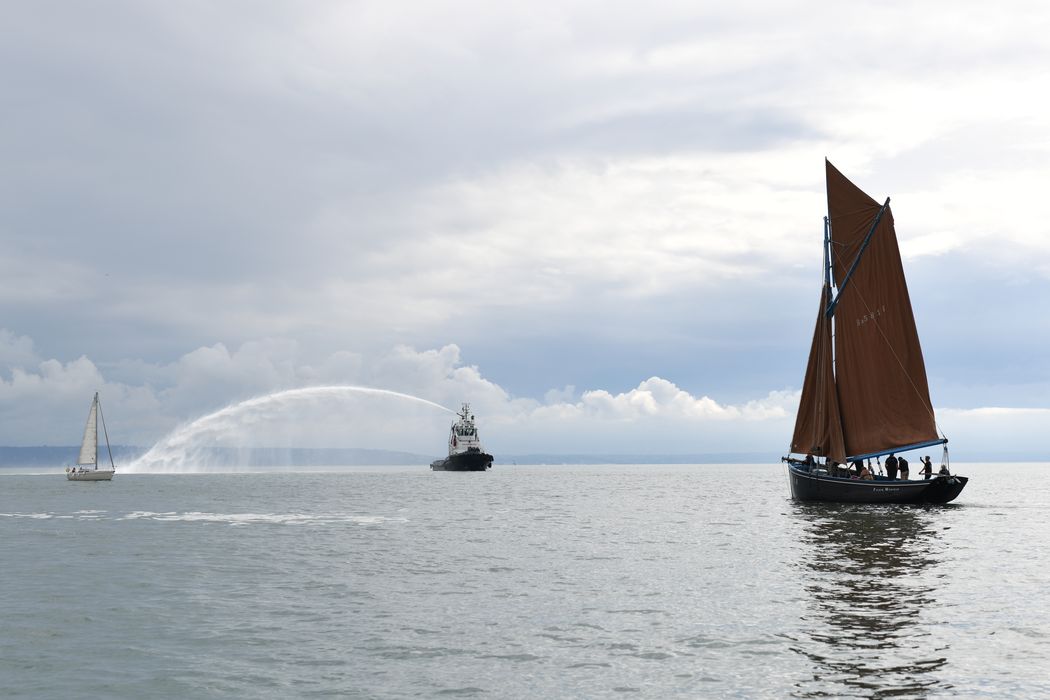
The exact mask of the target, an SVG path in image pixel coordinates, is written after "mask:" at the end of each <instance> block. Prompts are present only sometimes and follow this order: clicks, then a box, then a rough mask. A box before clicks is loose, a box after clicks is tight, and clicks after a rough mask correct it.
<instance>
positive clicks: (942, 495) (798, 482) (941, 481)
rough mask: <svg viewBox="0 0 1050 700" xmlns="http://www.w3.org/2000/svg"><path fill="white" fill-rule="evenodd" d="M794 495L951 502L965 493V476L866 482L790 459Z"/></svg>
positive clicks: (838, 499) (816, 498)
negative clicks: (835, 474) (813, 469)
mask: <svg viewBox="0 0 1050 700" xmlns="http://www.w3.org/2000/svg"><path fill="white" fill-rule="evenodd" d="M787 464H788V483H789V484H790V486H791V497H792V498H794V499H795V500H796V501H826V502H832V503H949V502H951V501H954V500H955V498H956V496H958V495H959V494H960V493H962V490H963V488H964V487H965V486H966V482H967V481H968V479H967V478H966V477H965V476H941V475H938V476H935V477H933V478H930V479H925V480H922V481H917V480H902V479H887V478H885V477H881V476H876V477H875V479H874V480H871V481H864V480H861V479H856V478H845V477H835V476H831V475H829V474H827V473H826V470H824V469H820V470H819V472H816V473H815V472H811V471H809V470H808V469H807V467H806V465H805V464H803V463H801V462H799V461H797V460H787Z"/></svg>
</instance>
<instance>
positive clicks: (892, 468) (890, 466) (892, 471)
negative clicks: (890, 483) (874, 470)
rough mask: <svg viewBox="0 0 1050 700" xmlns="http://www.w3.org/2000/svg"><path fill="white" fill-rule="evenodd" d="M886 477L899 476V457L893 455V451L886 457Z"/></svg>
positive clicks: (894, 477)
mask: <svg viewBox="0 0 1050 700" xmlns="http://www.w3.org/2000/svg"><path fill="white" fill-rule="evenodd" d="M886 478H887V479H896V478H897V458H896V457H894V456H893V453H892V452H890V456H889V457H887V458H886Z"/></svg>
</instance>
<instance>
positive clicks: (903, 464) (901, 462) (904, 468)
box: [897, 457, 908, 481]
mask: <svg viewBox="0 0 1050 700" xmlns="http://www.w3.org/2000/svg"><path fill="white" fill-rule="evenodd" d="M897 467H898V468H899V469H900V470H901V478H902V479H904V480H905V481H907V480H908V460H907V459H905V458H904V457H901V458H900V459H898V460H897Z"/></svg>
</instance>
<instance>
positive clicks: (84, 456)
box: [66, 391, 117, 481]
mask: <svg viewBox="0 0 1050 700" xmlns="http://www.w3.org/2000/svg"><path fill="white" fill-rule="evenodd" d="M99 421H101V422H102V435H103V437H105V439H106V452H107V453H109V469H99V468H98V424H99ZM116 473H117V468H116V467H115V466H114V465H113V451H112V450H111V449H110V447H109V433H108V432H107V431H106V419H105V418H104V417H103V416H102V405H101V404H100V403H99V402H98V392H97V391H96V392H95V398H94V400H93V401H92V402H91V410H90V411H88V419H87V424H86V425H85V426H84V439H83V440H82V441H81V443H80V455H79V456H78V457H77V463H76V465H74V466H73V467H66V478H67V479H69V480H70V481H111V480H112V479H113V475H114V474H116Z"/></svg>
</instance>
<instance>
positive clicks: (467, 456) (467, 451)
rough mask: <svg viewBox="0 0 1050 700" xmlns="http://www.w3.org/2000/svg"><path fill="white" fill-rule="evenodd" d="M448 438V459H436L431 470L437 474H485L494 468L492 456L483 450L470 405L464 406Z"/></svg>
mask: <svg viewBox="0 0 1050 700" xmlns="http://www.w3.org/2000/svg"><path fill="white" fill-rule="evenodd" d="M457 415H458V417H459V420H457V421H456V422H455V423H453V424H452V430H451V432H450V433H449V437H448V458H446V459H436V460H434V461H433V462H431V463H430V468H431V469H433V470H434V471H436V472H483V471H485V470H486V469H489V468H490V467H491V466H492V455H490V454H488V453H487V452H485V450H483V449H482V448H481V440H479V439H478V429H477V427H475V425H474V416H473V415H471V413H470V404H469V403H465V404H463V408H462V409H461V410H460V412H459V413H458V414H457Z"/></svg>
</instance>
